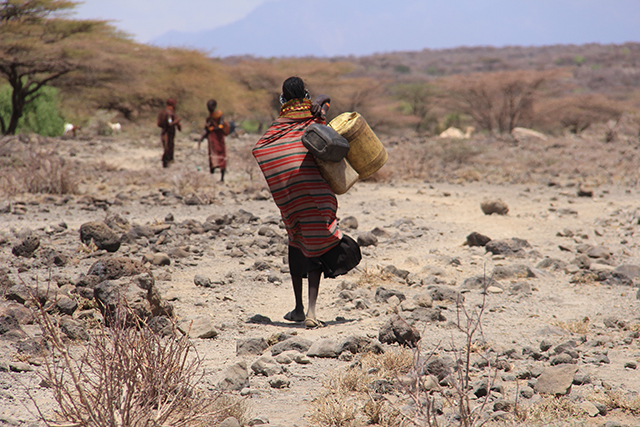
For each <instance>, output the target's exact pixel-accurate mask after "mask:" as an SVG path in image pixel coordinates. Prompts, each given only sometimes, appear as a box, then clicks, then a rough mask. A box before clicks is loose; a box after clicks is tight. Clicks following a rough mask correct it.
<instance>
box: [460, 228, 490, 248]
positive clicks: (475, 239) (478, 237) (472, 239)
mask: <svg viewBox="0 0 640 427" xmlns="http://www.w3.org/2000/svg"><path fill="white" fill-rule="evenodd" d="M490 241H491V238H490V237H487V236H485V235H483V234H480V233H478V232H475V231H474V232H472V233H471V234H469V235H468V236H467V241H466V242H465V244H466V245H467V246H485V245H486V244H487V243H489V242H490Z"/></svg>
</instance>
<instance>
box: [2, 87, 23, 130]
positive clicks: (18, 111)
mask: <svg viewBox="0 0 640 427" xmlns="http://www.w3.org/2000/svg"><path fill="white" fill-rule="evenodd" d="M9 83H10V84H11V87H12V88H13V92H12V93H11V118H10V119H9V125H8V126H7V128H6V129H5V132H4V134H5V135H15V133H16V129H17V128H18V121H19V120H20V117H22V113H23V111H24V104H25V96H26V95H25V94H24V88H23V86H22V81H21V80H20V78H18V79H15V80H14V79H12V80H11V81H10V82H9Z"/></svg>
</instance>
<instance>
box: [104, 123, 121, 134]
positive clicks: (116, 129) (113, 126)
mask: <svg viewBox="0 0 640 427" xmlns="http://www.w3.org/2000/svg"><path fill="white" fill-rule="evenodd" d="M107 125H108V126H109V127H110V128H111V131H112V132H114V133H120V132H121V131H122V126H121V125H120V123H111V122H107Z"/></svg>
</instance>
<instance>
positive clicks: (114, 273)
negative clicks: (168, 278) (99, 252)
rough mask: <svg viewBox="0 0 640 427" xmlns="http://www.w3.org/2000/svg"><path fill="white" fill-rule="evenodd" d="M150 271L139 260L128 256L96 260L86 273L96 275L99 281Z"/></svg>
mask: <svg viewBox="0 0 640 427" xmlns="http://www.w3.org/2000/svg"><path fill="white" fill-rule="evenodd" d="M142 273H149V274H150V273H151V272H150V271H149V269H148V268H147V267H145V266H144V265H143V264H142V263H141V262H140V261H136V260H133V259H130V258H120V257H114V258H107V259H104V260H100V261H96V262H95V263H94V264H93V265H92V266H91V267H90V268H89V271H88V272H87V274H88V275H92V276H98V277H99V278H100V280H101V281H103V280H115V279H119V278H121V277H128V276H135V275H136V274H142Z"/></svg>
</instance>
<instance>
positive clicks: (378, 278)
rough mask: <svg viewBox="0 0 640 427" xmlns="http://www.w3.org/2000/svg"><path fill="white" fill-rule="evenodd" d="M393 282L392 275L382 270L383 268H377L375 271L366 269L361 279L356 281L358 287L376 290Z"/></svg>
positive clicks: (362, 272) (361, 274)
mask: <svg viewBox="0 0 640 427" xmlns="http://www.w3.org/2000/svg"><path fill="white" fill-rule="evenodd" d="M392 281H393V276H392V275H391V273H386V272H384V271H383V270H382V267H380V266H376V267H375V268H373V269H370V268H368V267H364V268H363V269H362V270H361V273H360V277H358V279H357V280H356V283H357V284H358V286H361V287H365V286H366V287H368V288H374V287H378V286H380V285H382V284H385V283H389V282H392Z"/></svg>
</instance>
